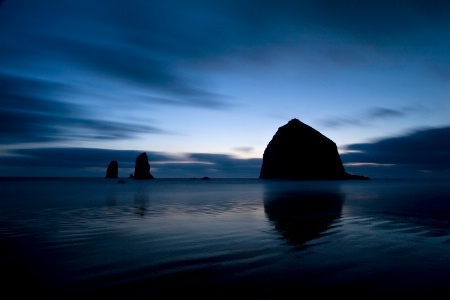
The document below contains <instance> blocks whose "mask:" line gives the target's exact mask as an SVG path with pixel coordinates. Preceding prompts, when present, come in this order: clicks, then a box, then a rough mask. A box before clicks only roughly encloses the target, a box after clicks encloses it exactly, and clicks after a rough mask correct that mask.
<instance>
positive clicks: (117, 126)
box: [0, 0, 450, 178]
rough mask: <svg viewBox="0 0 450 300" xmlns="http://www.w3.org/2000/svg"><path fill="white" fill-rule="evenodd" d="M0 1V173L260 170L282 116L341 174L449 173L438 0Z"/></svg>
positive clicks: (449, 62)
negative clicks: (295, 122)
mask: <svg viewBox="0 0 450 300" xmlns="http://www.w3.org/2000/svg"><path fill="white" fill-rule="evenodd" d="M0 3H1V4H0V54H1V55H0V118H1V120H2V122H1V125H0V176H17V175H23V176H104V175H105V172H106V167H107V165H108V163H109V161H110V160H118V162H119V168H120V169H119V176H123V177H126V176H128V174H129V173H132V172H133V164H134V159H135V157H136V156H137V155H138V154H139V153H140V152H143V151H146V152H147V154H148V156H149V160H150V164H151V173H152V174H153V175H154V176H155V177H193V176H195V177H202V176H213V177H255V178H257V177H258V176H259V170H260V166H261V159H262V155H263V152H264V149H265V147H266V146H267V144H268V143H269V141H270V140H271V138H272V136H273V135H274V134H275V132H276V130H277V129H278V127H280V126H282V125H284V124H286V123H287V122H288V121H289V120H290V119H292V118H298V119H299V120H301V121H302V122H304V123H306V124H308V125H310V126H311V127H313V128H315V129H317V130H318V131H320V132H321V133H323V134H324V135H325V136H327V137H328V138H330V139H331V140H333V141H334V142H335V143H336V145H337V146H338V149H339V152H340V154H341V158H342V160H343V162H344V163H345V167H346V170H347V171H349V172H351V173H356V174H362V175H366V176H375V177H396V176H398V177H401V176H442V175H448V174H449V173H450V145H449V139H448V137H450V120H449V116H450V113H449V111H450V101H449V100H450V56H449V55H448V53H450V2H449V1H414V0H411V1H396V0H391V1H383V0H380V1H364V0H362V1H356V0H353V1H351V0H349V1H337V0H336V1H331V0H317V1H253V0H252V1H234V0H228V1H221V0H216V1H200V0H192V1H172V0H168V1H144V0H135V1H126V2H125V1H118V0H109V1H106V0H90V1H87V0H78V1H61V0H41V1H33V0H14V1H12V0H9V1H8V0H5V1H0ZM424 143H426V147H425V146H424ZM406 154H407V155H406Z"/></svg>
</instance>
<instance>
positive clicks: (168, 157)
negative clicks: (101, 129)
mask: <svg viewBox="0 0 450 300" xmlns="http://www.w3.org/2000/svg"><path fill="white" fill-rule="evenodd" d="M141 152H142V151H136V150H109V149H96V148H33V149H15V150H10V151H9V152H8V154H7V155H4V156H0V166H1V167H2V168H3V169H5V170H9V171H10V172H13V171H14V168H15V169H17V170H25V172H26V173H25V174H20V175H22V176H27V175H28V174H33V176H42V175H40V174H45V173H44V172H43V170H47V169H48V168H53V169H54V170H55V169H57V170H58V171H54V172H53V173H54V174H58V176H65V174H74V173H75V174H79V175H78V176H100V177H102V176H104V175H105V172H106V167H107V166H108V164H109V162H110V161H111V160H117V161H118V163H119V169H120V170H119V173H120V174H119V176H122V177H127V176H128V175H129V173H130V172H131V173H132V172H133V170H134V164H135V159H136V156H137V155H139V154H140V153H141ZM146 153H147V155H148V158H149V162H150V165H151V172H152V174H154V175H155V177H160V178H174V177H178V178H188V177H203V176H210V177H216V178H242V177H246V178H258V176H259V170H260V168H261V163H262V160H261V159H259V158H253V159H238V158H235V157H232V156H230V155H226V154H205V153H183V154H178V155H174V154H170V153H164V152H153V151H146ZM40 170H42V171H41V172H40ZM18 175H19V174H16V173H13V174H5V173H2V174H0V176H18Z"/></svg>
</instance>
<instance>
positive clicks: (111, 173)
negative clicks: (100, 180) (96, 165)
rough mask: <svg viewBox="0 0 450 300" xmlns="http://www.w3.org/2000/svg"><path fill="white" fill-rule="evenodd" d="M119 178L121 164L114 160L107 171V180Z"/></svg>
mask: <svg viewBox="0 0 450 300" xmlns="http://www.w3.org/2000/svg"><path fill="white" fill-rule="evenodd" d="M117 177H119V164H118V163H117V160H112V161H111V162H110V163H109V165H108V168H107V169H106V178H117Z"/></svg>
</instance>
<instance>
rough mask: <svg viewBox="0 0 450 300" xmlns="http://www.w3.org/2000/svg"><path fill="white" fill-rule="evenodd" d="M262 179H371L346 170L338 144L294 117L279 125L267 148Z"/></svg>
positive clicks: (262, 168)
mask: <svg viewBox="0 0 450 300" xmlns="http://www.w3.org/2000/svg"><path fill="white" fill-rule="evenodd" d="M259 178H261V179H303V180H309V179H368V178H367V177H364V176H359V175H351V174H348V173H347V172H345V169H344V166H343V164H342V161H341V158H340V156H339V153H338V151H337V147H336V144H335V143H334V142H333V141H332V140H330V139H329V138H327V137H326V136H324V135H322V134H321V133H320V132H318V131H317V130H315V129H314V128H312V127H310V126H308V125H306V124H304V123H302V122H300V121H299V120H298V119H292V120H290V121H289V123H287V124H286V125H284V126H282V127H280V128H278V131H277V132H276V133H275V135H274V136H273V138H272V140H271V141H270V142H269V144H268V145H267V148H266V149H265V151H264V156H263V162H262V166H261V172H260V175H259Z"/></svg>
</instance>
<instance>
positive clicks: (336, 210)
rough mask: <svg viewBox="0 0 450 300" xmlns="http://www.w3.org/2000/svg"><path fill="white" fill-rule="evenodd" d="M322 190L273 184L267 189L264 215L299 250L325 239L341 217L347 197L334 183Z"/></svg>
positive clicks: (321, 187)
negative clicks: (314, 241)
mask: <svg viewBox="0 0 450 300" xmlns="http://www.w3.org/2000/svg"><path fill="white" fill-rule="evenodd" d="M329 183H330V184H329V185H326V184H327V182H324V183H323V184H324V185H320V186H315V185H313V186H308V185H306V183H304V182H302V183H297V184H296V183H295V182H273V183H271V184H267V185H266V186H265V192H264V212H265V214H266V216H267V218H268V219H269V220H270V221H271V222H272V223H273V224H274V226H275V229H276V230H277V231H278V232H279V233H280V234H281V236H282V239H284V240H286V241H287V242H288V243H289V244H291V245H294V246H296V247H301V248H305V247H309V246H312V245H313V243H312V244H307V242H309V241H312V240H315V239H317V238H319V237H321V236H324V235H326V234H329V232H328V233H327V231H328V230H329V229H331V228H333V224H334V223H335V222H336V220H338V219H339V218H340V216H341V210H342V205H343V202H344V198H345V195H344V194H343V193H341V192H340V190H339V186H338V185H335V184H334V182H329Z"/></svg>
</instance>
